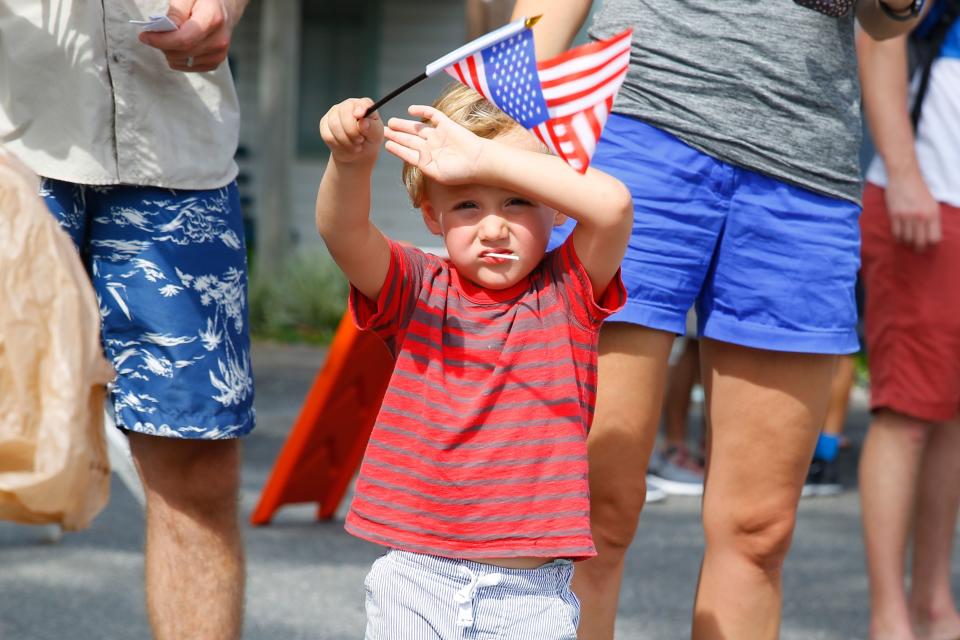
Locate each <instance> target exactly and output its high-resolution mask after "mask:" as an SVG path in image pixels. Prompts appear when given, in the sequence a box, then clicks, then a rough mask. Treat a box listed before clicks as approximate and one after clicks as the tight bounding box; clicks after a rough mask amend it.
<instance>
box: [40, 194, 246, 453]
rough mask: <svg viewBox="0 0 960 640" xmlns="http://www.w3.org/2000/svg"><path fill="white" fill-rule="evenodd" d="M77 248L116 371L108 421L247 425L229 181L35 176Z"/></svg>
mask: <svg viewBox="0 0 960 640" xmlns="http://www.w3.org/2000/svg"><path fill="white" fill-rule="evenodd" d="M40 195H41V196H43V198H44V199H45V200H46V203H47V206H48V207H49V209H50V211H51V212H52V213H53V215H54V216H55V217H56V218H57V219H58V221H59V222H60V225H61V226H62V227H63V228H64V229H65V230H66V231H67V233H69V234H70V236H71V238H73V241H74V243H75V244H76V246H77V248H78V249H79V251H80V254H81V257H82V258H83V261H84V264H85V265H86V267H87V271H88V273H89V274H90V278H91V280H92V282H93V286H94V290H95V292H96V296H97V301H98V303H99V305H100V318H101V331H102V341H103V347H104V351H105V352H106V355H107V357H108V358H109V359H110V360H111V362H112V363H113V366H114V368H115V369H116V371H117V377H116V379H115V380H114V381H113V383H112V384H111V389H110V391H111V398H112V402H113V408H114V413H115V416H116V421H117V425H118V426H120V427H122V428H123V429H127V430H130V431H136V432H138V433H145V434H151V435H159V436H168V437H180V438H206V439H219V438H234V437H238V436H241V435H244V434H246V433H248V432H249V431H250V430H251V429H253V425H254V418H255V416H254V409H253V372H252V369H251V362H250V335H249V328H248V324H247V315H248V314H247V268H246V250H245V248H244V241H243V220H242V217H241V214H240V198H239V194H238V190H237V186H236V184H235V183H232V184H230V185H228V186H226V187H223V188H220V189H212V190H206V191H193V190H190V191H188V190H171V189H161V188H155V187H136V186H127V185H120V186H109V187H101V186H90V185H79V184H74V183H70V182H62V181H59V180H52V179H44V180H43V182H42V184H41V191H40Z"/></svg>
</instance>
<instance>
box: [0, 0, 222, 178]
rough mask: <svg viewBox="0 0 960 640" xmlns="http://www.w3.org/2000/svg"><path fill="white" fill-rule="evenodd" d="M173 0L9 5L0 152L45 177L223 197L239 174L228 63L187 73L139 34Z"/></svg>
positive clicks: (3, 9)
mask: <svg viewBox="0 0 960 640" xmlns="http://www.w3.org/2000/svg"><path fill="white" fill-rule="evenodd" d="M166 8H167V0H0V144H5V145H6V146H7V148H8V149H9V150H10V151H12V152H13V153H14V154H16V155H17V156H19V157H20V159H21V160H23V161H24V163H26V164H27V165H28V166H29V167H30V168H31V169H33V170H34V171H36V172H37V173H38V174H40V175H41V176H45V177H48V178H57V179H59V180H66V181H69V182H76V183H81V184H95V185H103V184H132V185H150V186H159V187H168V188H174V189H214V188H217V187H221V186H223V185H225V184H227V183H229V182H230V181H231V180H233V179H234V177H236V175H237V166H236V163H235V162H234V161H233V156H234V153H235V151H236V148H237V138H238V135H239V125H240V116H239V106H238V102H237V95H236V91H235V90H234V87H233V81H232V79H231V77H230V70H229V68H228V67H227V65H226V63H224V64H222V65H221V66H220V67H219V68H218V69H216V70H215V71H210V72H207V73H182V72H179V71H173V70H172V69H170V68H169V67H168V66H167V62H166V58H164V56H163V54H162V53H161V52H160V51H158V50H157V49H154V48H152V47H148V46H147V45H145V44H143V43H141V42H140V41H139V40H138V39H137V36H138V35H139V33H140V30H139V27H138V26H137V25H132V24H129V23H128V20H144V19H146V18H147V17H148V16H149V15H154V14H163V13H166Z"/></svg>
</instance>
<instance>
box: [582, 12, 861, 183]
mask: <svg viewBox="0 0 960 640" xmlns="http://www.w3.org/2000/svg"><path fill="white" fill-rule="evenodd" d="M628 27H633V51H632V54H631V64H630V71H629V72H628V73H627V78H626V81H625V82H624V84H623V88H622V89H621V90H620V94H619V96H618V97H617V101H616V103H615V105H614V109H613V110H614V111H615V112H618V113H622V114H626V115H631V116H636V117H638V118H640V119H642V120H644V121H645V122H648V123H650V124H652V125H654V126H656V127H658V128H660V129H663V130H665V131H667V132H669V133H671V134H673V135H675V136H677V137H678V138H680V139H681V140H683V141H684V142H686V143H687V144H689V145H690V146H692V147H695V148H697V149H699V150H701V151H703V152H704V153H706V154H708V155H710V156H713V157H714V158H717V159H719V160H723V161H725V162H729V163H731V164H735V165H738V166H741V167H745V168H747V169H751V170H754V171H758V172H760V173H764V174H767V175H770V176H773V177H775V178H777V179H779V180H783V181H785V182H791V183H793V184H796V185H799V186H801V187H805V188H808V189H811V190H813V191H817V192H819V193H823V194H827V195H830V196H835V197H840V198H844V199H847V200H851V201H854V202H859V201H860V192H861V184H860V163H859V157H858V151H859V148H860V131H861V128H860V85H859V81H858V79H857V65H856V49H855V47H854V18H853V16H852V15H848V16H846V17H844V18H831V17H829V16H826V15H823V14H821V13H818V12H816V11H812V10H810V9H805V8H803V7H801V6H799V5H797V4H795V3H794V2H792V1H791V0H659V1H656V0H605V2H604V6H603V8H602V9H601V10H600V11H599V12H598V13H597V16H596V18H595V20H594V22H593V25H592V26H591V28H590V35H591V36H592V37H594V38H608V37H610V36H612V35H614V34H616V33H619V32H620V31H622V30H624V29H626V28H628Z"/></svg>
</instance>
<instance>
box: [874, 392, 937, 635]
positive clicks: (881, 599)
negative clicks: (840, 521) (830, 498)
mask: <svg viewBox="0 0 960 640" xmlns="http://www.w3.org/2000/svg"><path fill="white" fill-rule="evenodd" d="M928 427H929V425H928V424H927V423H924V422H920V421H918V420H914V419H912V418H908V417H906V416H903V415H900V414H896V413H893V412H891V411H885V410H881V411H878V412H877V414H876V415H875V416H874V419H873V422H872V423H871V425H870V429H869V431H867V437H866V440H864V442H863V452H862V453H861V456H860V506H861V514H862V517H863V534H864V542H865V547H866V552H867V573H868V575H869V578H870V638H871V640H913V638H914V635H913V630H912V629H911V625H910V615H909V611H908V609H907V599H906V593H905V590H904V558H905V555H906V549H907V537H908V536H909V533H910V524H911V521H912V519H913V512H914V505H915V502H914V500H915V496H916V495H917V486H918V484H919V477H920V461H921V459H922V457H923V450H924V447H925V444H926V440H927V430H928Z"/></svg>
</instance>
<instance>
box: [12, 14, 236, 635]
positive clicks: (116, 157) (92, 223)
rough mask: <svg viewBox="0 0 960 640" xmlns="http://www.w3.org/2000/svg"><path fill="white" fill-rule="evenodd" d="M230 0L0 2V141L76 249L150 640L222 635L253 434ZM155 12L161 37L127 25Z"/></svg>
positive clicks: (232, 628)
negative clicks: (164, 19) (244, 458)
mask: <svg viewBox="0 0 960 640" xmlns="http://www.w3.org/2000/svg"><path fill="white" fill-rule="evenodd" d="M245 4H246V0H171V2H170V4H169V7H168V6H167V3H166V0H125V1H124V2H116V1H114V0H99V1H98V0H87V1H85V2H78V1H71V0H48V1H46V2H36V1H35V0H4V2H2V3H0V78H3V79H4V81H3V82H2V83H0V144H4V145H5V146H6V147H7V148H8V149H9V150H10V151H12V152H13V153H14V154H15V155H17V156H19V157H20V158H21V159H22V160H23V161H24V162H25V163H26V164H27V165H28V166H29V167H30V168H31V169H33V171H35V172H36V173H37V174H39V175H40V176H41V177H42V183H41V195H43V196H44V198H45V200H46V202H47V205H48V207H49V208H50V210H51V212H52V213H53V215H55V216H56V217H57V219H58V220H59V222H60V224H61V226H62V227H63V228H64V229H65V230H66V231H67V232H68V233H69V234H70V235H71V237H72V238H73V240H74V242H75V243H76V245H77V248H78V250H79V251H80V253H81V255H82V256H83V258H84V260H85V262H86V265H87V269H88V271H89V273H90V275H91V279H92V281H93V285H94V288H95V290H96V292H97V298H98V301H99V303H100V314H101V330H102V341H103V346H104V350H105V352H106V353H107V355H108V357H109V358H110V359H111V360H112V362H113V366H114V368H115V369H116V371H117V377H116V378H115V380H114V381H113V383H112V385H111V404H112V406H113V410H114V414H115V416H116V421H117V424H118V426H120V427H121V428H123V429H124V430H125V431H126V432H127V433H128V435H129V437H130V445H131V450H132V452H133V456H134V458H135V460H136V463H137V467H138V469H139V471H140V476H141V479H142V481H143V485H144V489H145V494H146V498H147V525H146V551H145V555H146V559H145V565H146V571H145V573H146V596H147V608H148V613H149V618H150V624H151V627H152V629H153V634H154V636H155V637H157V638H175V639H177V640H179V639H183V638H190V639H191V640H193V639H213V638H218V639H219V638H224V639H228V638H230V639H232V638H239V637H240V630H241V623H242V612H243V591H244V588H243V587H244V560H243V549H242V542H241V538H240V533H239V523H238V513H237V503H238V489H239V466H240V465H239V462H240V455H239V444H238V440H237V438H238V437H239V436H242V435H244V434H246V433H248V432H249V431H250V430H251V429H252V428H253V424H254V413H253V404H252V403H253V378H252V374H251V371H250V358H249V334H248V329H247V320H246V318H247V304H246V303H247V301H246V261H245V250H244V247H243V231H242V218H241V215H240V209H239V197H238V194H237V187H236V183H235V181H234V178H235V177H236V174H237V167H236V165H235V163H234V161H233V155H234V152H235V150H236V146H237V138H238V128H239V110H238V104H237V97H236V93H235V91H234V88H233V84H232V81H231V78H230V71H229V69H228V67H227V65H226V64H225V60H226V55H227V49H228V47H229V44H230V37H231V33H232V29H233V27H234V25H235V24H236V22H237V20H238V19H239V18H240V15H241V14H242V12H243V9H244V6H245ZM164 13H166V14H167V16H168V17H169V18H170V20H171V21H172V22H173V24H174V25H176V26H177V27H178V28H177V29H176V30H173V31H168V32H165V33H141V32H140V28H139V27H138V26H137V25H134V24H130V22H129V21H130V20H144V19H146V18H147V17H148V16H151V15H156V14H164Z"/></svg>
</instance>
